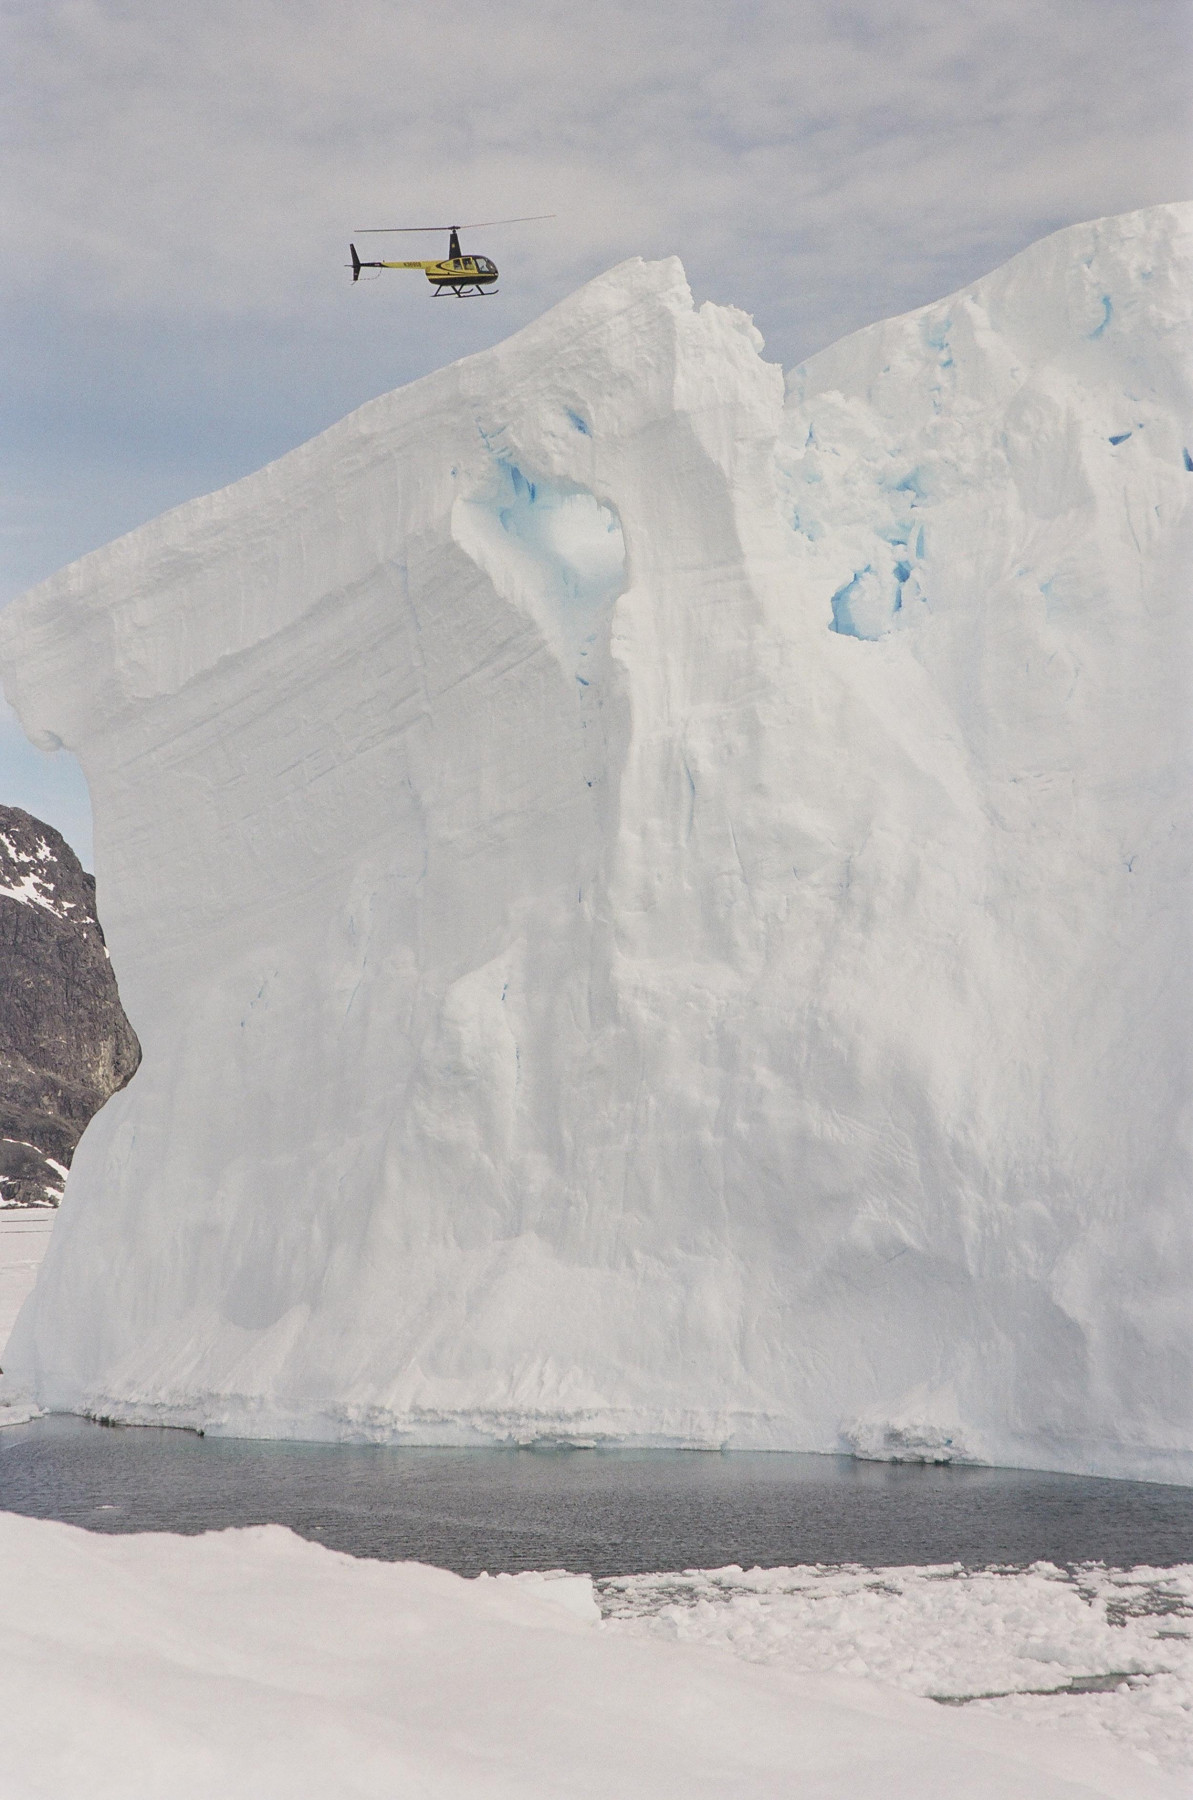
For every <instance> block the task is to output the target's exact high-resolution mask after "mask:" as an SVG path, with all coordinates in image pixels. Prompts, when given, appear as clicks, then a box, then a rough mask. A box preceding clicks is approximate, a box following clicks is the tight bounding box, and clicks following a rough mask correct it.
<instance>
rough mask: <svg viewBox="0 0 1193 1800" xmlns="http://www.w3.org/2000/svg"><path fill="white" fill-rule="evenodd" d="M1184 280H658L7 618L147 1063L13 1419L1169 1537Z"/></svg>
mask: <svg viewBox="0 0 1193 1800" xmlns="http://www.w3.org/2000/svg"><path fill="white" fill-rule="evenodd" d="M1189 224H1190V212H1189V209H1188V208H1181V207H1161V208H1156V209H1153V210H1151V211H1148V212H1146V213H1138V214H1133V215H1129V216H1127V217H1125V218H1122V219H1116V220H1107V221H1101V222H1099V223H1096V224H1093V225H1088V226H1081V227H1076V228H1074V229H1072V230H1069V231H1065V232H1061V233H1059V234H1057V235H1056V236H1055V237H1052V238H1049V239H1047V240H1045V241H1044V242H1043V243H1041V244H1038V245H1036V246H1034V247H1033V248H1032V249H1030V250H1028V251H1027V252H1025V253H1024V254H1023V255H1022V256H1019V257H1017V258H1016V259H1015V260H1014V261H1013V262H1011V263H1010V264H1008V265H1007V266H1006V268H1004V269H1001V270H999V271H997V272H996V273H995V274H993V275H991V276H989V277H987V278H986V279H984V280H983V281H980V282H977V283H975V284H974V285H973V286H972V287H971V288H968V289H966V290H965V291H964V292H963V293H961V294H957V295H954V296H952V297H950V298H949V299H947V300H944V301H941V302H939V303H938V304H936V305H934V306H931V307H928V308H925V309H923V310H922V311H920V312H918V313H914V314H911V315H909V316H907V317H906V318H902V319H896V320H892V321H888V322H887V323H885V324H881V325H877V326H874V327H872V328H870V329H869V330H867V331H863V332H860V333H858V334H856V335H855V336H853V337H851V338H848V339H846V340H844V341H843V342H842V343H841V344H838V345H836V346H834V347H832V348H831V349H829V350H826V351H825V352H823V353H822V354H821V355H819V356H817V357H814V358H812V359H811V360H810V361H809V362H808V363H807V364H806V365H804V366H803V367H802V368H801V369H799V370H797V371H795V372H794V373H793V374H792V375H791V376H790V377H789V379H788V381H787V383H786V387H785V385H784V382H783V379H782V377H781V375H780V372H779V371H778V370H777V369H776V368H774V367H773V366H772V365H770V364H769V363H767V362H766V361H765V360H764V358H763V356H762V354H761V341H760V339H759V338H758V335H757V333H756V332H755V331H754V330H753V327H752V326H751V325H750V323H749V321H748V320H747V319H745V318H744V317H743V316H742V315H741V314H740V313H737V312H735V311H733V310H732V309H728V308H720V307H715V306H704V307H701V308H700V309H698V310H694V309H693V307H692V304H691V300H690V296H689V293H688V290H687V287H686V284H685V281H684V278H683V272H682V270H681V268H680V266H679V264H678V263H677V262H675V261H671V262H665V263H659V264H649V265H648V264H642V263H637V262H635V263H629V264H626V265H624V266H622V267H621V268H619V269H615V270H613V271H611V272H610V273H609V274H608V275H606V276H603V277H602V278H600V279H599V280H597V281H595V282H593V283H591V284H590V285H589V286H588V287H586V288H584V289H582V290H581V291H580V292H579V293H578V294H576V295H574V296H573V297H572V298H571V299H570V300H568V301H566V302H565V303H564V304H562V305H561V306H559V307H557V308H556V309H555V310H554V311H553V312H551V313H549V314H548V315H546V316H545V317H544V318H543V319H541V320H539V321H538V322H537V323H536V324H535V325H533V326H531V327H529V328H528V329H527V330H526V331H523V332H522V333H520V334H519V335H518V336H517V337H515V338H513V339H511V340H510V341H509V342H507V343H505V344H502V345H500V346H499V347H498V348H496V349H495V350H492V351H488V352H485V353H484V354H482V355H479V356H476V357H472V358H470V359H468V360H466V361H464V362H461V363H458V364H455V365H453V366H452V367H451V368H448V369H445V370H442V371H441V372H440V373H438V374H436V375H434V376H431V377H429V378H428V379H426V380H424V381H421V382H418V383H416V384H415V385H414V386H412V387H410V388H407V389H404V390H402V391H400V392H398V393H395V394H391V395H387V396H385V397H383V398H382V399H379V400H376V401H373V402H372V403H371V404H369V405H368V406H366V407H363V408H362V409H361V410H360V411H359V412H358V413H355V414H354V415H352V417H350V418H348V419H346V420H344V421H343V422H342V423H341V424H339V425H337V426H335V427H334V428H333V429H332V430H330V431H328V432H326V433H324V434H323V436H321V437H320V438H317V439H315V440H314V441H313V442H312V443H310V444H307V445H304V446H303V447H302V448H301V449H299V450H296V451H295V452H293V453H292V454H291V455H290V456H287V457H285V458H283V459H282V460H281V461H280V462H278V463H275V464H273V465H272V466H270V467H269V468H267V469H264V470H262V471H261V472H260V473H259V474H257V475H254V476H251V477H250V478H248V479H247V480H245V481H242V482H239V483H237V484H236V485H235V486H234V487H232V488H229V489H227V490H226V491H224V492H223V493H220V494H215V495H212V496H209V497H208V498H206V499H203V500H199V501H196V502H194V503H192V504H190V505H188V506H186V507H183V508H181V509H179V510H178V511H176V512H173V513H171V514H168V515H166V516H165V517H163V518H161V519H158V520H156V521H154V522H153V523H152V524H150V525H148V526H146V527H144V528H143V529H142V530H140V531H138V532H135V533H133V534H132V535H131V536H130V537H127V538H124V539H122V540H120V541H119V542H117V543H115V544H112V545H109V546H108V547H107V548H106V549H105V550H102V551H99V552H97V553H96V554H94V555H92V556H89V557H87V558H85V559H83V561H81V562H80V563H77V564H75V565H73V566H72V567H71V568H69V569H67V570H65V571H63V572H62V574H60V575H59V576H57V577H55V579H54V580H52V581H50V582H48V583H46V584H45V585H43V586H42V587H41V588H39V589H37V590H35V591H34V592H33V593H32V594H30V595H29V596H27V597H26V598H25V599H24V600H23V601H21V602H18V603H17V604H16V605H15V606H14V607H13V608H11V609H10V610H9V611H8V612H7V613H5V614H4V615H3V617H2V618H0V670H2V673H3V679H4V685H5V689H6V692H7V693H8V694H9V696H10V698H11V699H12V701H13V703H14V704H15V705H16V707H17V709H18V711H19V713H20V715H21V717H22V719H23V721H24V723H25V726H26V728H27V729H28V730H29V732H30V734H31V735H32V736H33V737H34V738H35V739H36V740H37V741H39V742H42V743H46V744H49V743H58V742H62V743H65V744H66V745H68V746H69V747H70V748H71V749H72V750H73V751H74V752H75V753H76V754H77V755H78V756H79V758H80V760H81V762H82V764H83V768H84V771H85V773H86V775H87V778H88V782H89V785H90V789H91V794H92V798H93V803H94V809H95V819H96V859H97V873H98V879H99V894H100V904H101V907H102V910H103V918H104V925H105V930H106V932H107V935H108V939H109V943H110V946H111V950H112V956H113V962H114V965H115V967H116V969H117V972H118V975H119V979H120V983H121V991H122V995H123V997H124V1000H125V1003H126V1006H127V1009H128V1012H129V1015H130V1017H131V1019H132V1021H133V1023H134V1025H135V1027H136V1029H137V1032H138V1034H139V1036H140V1038H141V1042H142V1045H143V1047H144V1051H145V1061H144V1064H143V1067H142V1069H141V1071H140V1073H139V1074H138V1075H137V1077H136V1079H135V1081H134V1082H133V1084H132V1085H131V1087H130V1088H129V1089H128V1090H127V1091H126V1092H125V1093H123V1094H121V1095H120V1096H118V1097H117V1098H116V1099H115V1100H113V1101H112V1102H110V1103H109V1105H108V1106H107V1107H106V1108H105V1110H104V1112H103V1113H102V1114H101V1116H100V1117H99V1118H98V1119H97V1120H96V1121H95V1123H94V1124H93V1125H92V1126H91V1127H90V1128H89V1130H88V1132H87V1134H86V1136H85V1138H84V1140H83V1143H82V1145H81V1147H80V1150H79V1152H78V1155H77V1158H76V1161H75V1164H74V1167H73V1169H72V1172H71V1177H70V1182H69V1185H68V1190H67V1195H66V1200H65V1203H64V1206H63V1210H62V1214H61V1218H60V1221H59V1224H58V1227H57V1228H56V1231H55V1235H54V1242H53V1244H52V1247H51V1250H50V1252H49V1255H48V1257H47V1259H46V1262H45V1265H44V1268H43V1272H42V1275H41V1278H40V1280H39V1284H38V1287H37V1289H36V1292H35V1294H34V1296H33V1299H32V1300H31V1301H30V1302H29V1304H28V1305H27V1306H26V1308H25V1310H24V1312H23V1314H22V1316H21V1319H20V1321H19V1323H18V1326H17V1328H16V1332H15V1334H14V1337H13V1340H12V1342H11V1344H10V1346H9V1350H8V1354H7V1358H6V1363H5V1366H6V1369H7V1370H8V1371H9V1376H8V1377H7V1378H6V1379H7V1380H8V1382H9V1387H8V1391H9V1393H10V1394H11V1393H13V1392H16V1391H22V1392H27V1393H29V1394H30V1395H32V1396H33V1397H35V1398H36V1400H37V1401H38V1402H40V1403H42V1404H45V1405H49V1406H54V1407H65V1408H74V1409H79V1410H88V1411H92V1412H102V1413H105V1414H108V1415H111V1416H117V1417H128V1418H144V1419H147V1420H148V1419H159V1420H160V1419H168V1420H170V1421H171V1422H177V1423H195V1424H203V1425H205V1426H206V1427H207V1428H209V1429H218V1430H224V1431H230V1432H240V1431H244V1432H259V1431H267V1432H279V1433H284V1434H286V1435H295V1434H298V1435H308V1436H346V1437H360V1436H372V1437H379V1438H387V1439H390V1440H393V1439H402V1438H408V1439H410V1438H413V1439H417V1440H418V1441H424V1442H426V1441H432V1442H433V1441H438V1442H443V1441H468V1440H469V1439H472V1438H475V1437H481V1438H486V1439H489V1440H492V1439H498V1440H503V1441H510V1440H512V1441H525V1440H526V1439H527V1438H530V1439H547V1440H556V1441H568V1440H571V1441H603V1440H605V1439H606V1438H607V1437H615V1438H617V1439H619V1440H621V1441H636V1442H661V1443H674V1442H684V1443H697V1444H707V1445H716V1444H721V1443H730V1444H742V1445H749V1444H754V1445H769V1446H774V1447H791V1448H801V1449H821V1450H832V1449H838V1448H842V1447H846V1446H848V1445H852V1447H853V1448H855V1449H856V1450H859V1451H860V1453H863V1454H870V1453H875V1447H877V1452H878V1453H891V1451H892V1446H893V1447H894V1449H895V1450H896V1451H897V1450H898V1449H899V1446H900V1445H903V1446H906V1444H907V1443H908V1442H910V1441H911V1439H914V1438H915V1437H916V1434H919V1438H920V1439H921V1440H922V1442H923V1444H924V1445H925V1446H927V1447H928V1448H931V1446H933V1445H935V1446H937V1448H939V1447H940V1446H941V1445H943V1444H945V1443H946V1442H951V1443H952V1445H954V1446H960V1447H961V1448H962V1450H963V1453H964V1454H965V1455H967V1456H971V1457H976V1458H980V1459H985V1460H992V1461H1002V1462H1015V1463H1029V1464H1035V1465H1038V1466H1042V1467H1051V1468H1057V1467H1061V1468H1072V1469H1081V1470H1086V1471H1102V1472H1105V1473H1114V1474H1136V1475H1150V1476H1157V1477H1160V1478H1162V1479H1169V1480H1191V1479H1193V1382H1191V1381H1190V1379H1189V1376H1190V1370H1191V1368H1193V1335H1191V1332H1193V1327H1191V1320H1193V1307H1191V1306H1190V1291H1191V1285H1193V1284H1191V1280H1190V1277H1191V1274H1193V1253H1191V1245H1190V1231H1189V1225H1190V1205H1189V1187H1190V1184H1189V1154H1188V1148H1189V1147H1188V1128H1187V1116H1188V1098H1189V1092H1190V1082H1189V1041H1188V1030H1187V1020H1188V1017H1189V1013H1190V1007H1189V998H1190V997H1189V992H1188V989H1189V975H1190V957H1189V925H1188V920H1189V891H1188V834H1187V824H1186V810H1185V809H1186V806H1187V796H1188V793H1189V768H1188V753H1189V733H1188V731H1187V727H1186V718H1187V704H1188V697H1189V684H1190V666H1191V665H1190V656H1189V649H1190V646H1189V632H1190V619H1191V616H1193V614H1191V611H1190V607H1189V605H1188V594H1187V587H1188V571H1189V568H1190V566H1193V546H1191V537H1190V518H1191V513H1190V499H1191V496H1193V454H1191V452H1193V445H1190V443H1189V441H1188V436H1187V433H1188V432H1189V431H1190V429H1193V425H1191V423H1190V422H1191V421H1193V382H1191V381H1190V354H1189V317H1188V312H1189V309H1188V302H1187V295H1188V292H1189V285H1190V281H1189V278H1190V267H1189V264H1190V253H1189V244H1190V232H1189ZM909 1433H910V1434H911V1438H909V1437H908V1434H909Z"/></svg>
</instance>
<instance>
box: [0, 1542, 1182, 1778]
mask: <svg viewBox="0 0 1193 1800" xmlns="http://www.w3.org/2000/svg"><path fill="white" fill-rule="evenodd" d="M784 1573H785V1574H786V1575H787V1576H788V1577H790V1576H792V1575H797V1574H799V1573H803V1574H805V1575H807V1574H810V1572H809V1571H802V1572H800V1571H790V1570H789V1571H785V1572H784ZM901 1573H902V1572H901ZM646 1579H647V1580H656V1581H657V1580H658V1579H659V1578H657V1577H648V1578H646ZM713 1579H714V1580H716V1579H719V1578H716V1577H714V1578H713ZM0 1587H2V1589H3V1593H4V1606H3V1608H2V1609H0V1662H2V1665H3V1667H4V1671H5V1707H4V1719H3V1723H0V1756H2V1759H3V1767H4V1792H5V1796H6V1800H33V1797H35V1796H36V1797H37V1800H41V1797H42V1796H46V1797H47V1800H49V1797H52V1800H109V1797H111V1800H142V1797H144V1800H161V1796H163V1795H167V1794H168V1795H169V1796H170V1800H200V1797H201V1800H209V1797H210V1800H240V1797H241V1796H244V1797H245V1800H250V1797H251V1800H275V1797H276V1800H306V1797H307V1796H310V1800H340V1797H341V1796H343V1797H344V1800H348V1797H353V1800H355V1797H357V1796H359V1797H361V1800H364V1797H366V1796H374V1795H375V1796H377V1797H378V1800H382V1797H384V1800H392V1797H393V1796H394V1795H403V1796H405V1795H412V1796H413V1795H417V1796H420V1797H422V1796H425V1797H426V1800H490V1797H491V1800H498V1797H500V1800H521V1797H525V1800H542V1797H543V1796H548V1795H549V1796H551V1800H564V1797H565V1796H571V1795H575V1796H592V1797H594V1800H595V1797H596V1796H600V1797H601V1800H608V1796H611V1795H616V1796H618V1800H623V1797H624V1800H671V1797H672V1796H674V1797H675V1800H694V1797H698V1796H704V1795H707V1796H709V1800H713V1797H714V1796H715V1800H726V1796H729V1795H732V1796H733V1800H763V1797H765V1800H780V1797H781V1800H790V1797H791V1796H792V1795H793V1794H798V1795H799V1796H800V1797H801V1800H805V1797H806V1800H921V1797H922V1796H924V1795H945V1794H947V1795H949V1796H950V1797H952V1796H956V1797H957V1800H1023V1797H1024V1796H1025V1795H1031V1796H1032V1800H1079V1797H1080V1800H1092V1797H1093V1796H1101V1797H1104V1800H1176V1796H1178V1795H1183V1794H1185V1793H1186V1792H1187V1783H1186V1782H1185V1781H1184V1780H1183V1779H1182V1778H1181V1777H1180V1775H1179V1774H1176V1775H1174V1774H1172V1773H1170V1772H1166V1771H1164V1770H1162V1769H1158V1768H1149V1767H1148V1765H1147V1763H1146V1762H1145V1761H1144V1760H1143V1758H1142V1757H1140V1756H1138V1755H1137V1754H1135V1753H1133V1752H1129V1751H1126V1750H1123V1749H1121V1748H1119V1747H1116V1746H1115V1745H1114V1744H1113V1743H1111V1742H1109V1741H1108V1740H1107V1738H1106V1737H1105V1736H1104V1735H1103V1734H1102V1733H1100V1732H1099V1733H1097V1734H1095V1735H1094V1736H1093V1737H1092V1738H1091V1736H1090V1734H1089V1733H1088V1732H1079V1731H1076V1730H1073V1729H1068V1730H1066V1729H1064V1728H1059V1729H1056V1728H1050V1727H1048V1726H1047V1725H1042V1724H1038V1723H1026V1724H1025V1723H1023V1722H1021V1721H1020V1720H1019V1719H1012V1720H1009V1721H1008V1720H1003V1719H998V1718H989V1717H987V1718H980V1717H977V1716H975V1714H974V1711H973V1709H972V1708H965V1709H962V1708H952V1707H942V1706H936V1705H933V1703H932V1702H931V1701H929V1700H924V1699H920V1698H918V1697H916V1696H915V1695H914V1694H908V1693H901V1692H899V1690H898V1689H897V1688H896V1687H894V1686H891V1685H887V1684H885V1683H882V1682H880V1681H876V1680H872V1679H865V1678H859V1677H858V1676H857V1675H856V1674H798V1673H793V1672H790V1671H789V1670H787V1669H784V1668H782V1667H759V1666H755V1665H752V1663H751V1661H749V1660H741V1659H740V1658H738V1657H735V1656H733V1655H726V1654H725V1652H724V1649H722V1648H718V1647H716V1646H715V1645H714V1646H710V1645H708V1644H702V1643H692V1644H685V1643H675V1642H669V1643H668V1642H651V1641H641V1639H640V1636H639V1633H640V1631H641V1627H634V1626H629V1627H627V1626H623V1625H620V1624H616V1625H610V1624H601V1623H599V1622H598V1617H597V1609H596V1607H595V1605H594V1604H593V1598H592V1587H591V1583H589V1582H588V1581H587V1579H577V1578H571V1579H566V1580H562V1581H553V1580H552V1579H550V1578H549V1577H543V1576H521V1577H517V1578H510V1577H505V1578H502V1577H498V1578H497V1579H489V1578H486V1577H483V1576H482V1577H481V1579H480V1580H478V1581H464V1580H462V1579H461V1578H460V1577H459V1576H457V1575H449V1574H446V1573H445V1572H443V1571H442V1570H438V1569H429V1568H425V1567H422V1566H420V1565H418V1564H416V1563H378V1562H357V1561H354V1560H353V1559H352V1558H351V1557H347V1556H341V1555H338V1554H336V1553H335V1552H333V1551H329V1550H325V1549H323V1548H322V1547H321V1546H320V1545H316V1544H309V1543H306V1542H304V1541H303V1540H302V1539H301V1538H298V1537H295V1536H294V1535H293V1534H292V1533H290V1532H288V1531H285V1530H283V1529H282V1527H281V1526H276V1525H267V1526H257V1527H254V1528H251V1529H249V1530H244V1531H227V1532H213V1533H210V1534H208V1535H206V1536H203V1537H194V1538H183V1537H175V1536H172V1535H167V1534H165V1533H163V1534H160V1535H156V1536H155V1535H150V1536H129V1537H106V1536H101V1535H98V1534H90V1533H88V1532H84V1531H80V1530H77V1529H76V1528H74V1527H72V1526H69V1525H58V1524H48V1523H45V1522H43V1521H36V1520H29V1519H21V1518H17V1517H16V1516H14V1515H13V1514H10V1513H6V1514H0ZM938 1591H941V1592H944V1591H946V1590H944V1589H943V1588H940V1589H938ZM1029 1598H1030V1597H1029ZM721 1610H722V1611H723V1610H724V1609H723V1608H722V1609H721ZM876 1660H881V1658H880V1657H879V1658H876Z"/></svg>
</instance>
